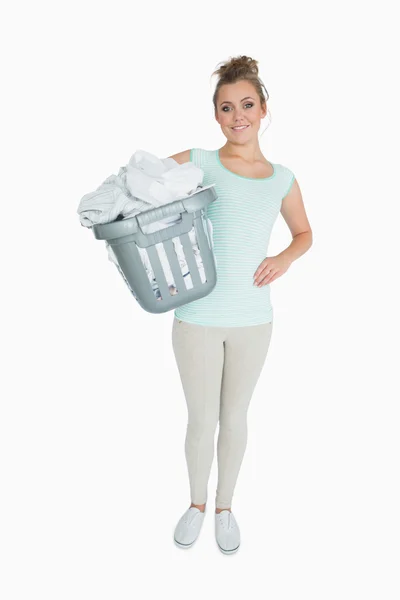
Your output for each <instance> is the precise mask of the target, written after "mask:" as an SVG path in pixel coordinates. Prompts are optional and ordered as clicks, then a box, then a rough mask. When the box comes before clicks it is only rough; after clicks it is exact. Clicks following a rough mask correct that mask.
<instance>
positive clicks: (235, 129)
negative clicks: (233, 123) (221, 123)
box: [232, 125, 250, 131]
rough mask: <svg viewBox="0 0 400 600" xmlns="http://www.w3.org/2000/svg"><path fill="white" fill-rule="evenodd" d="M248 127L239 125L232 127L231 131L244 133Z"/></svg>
mask: <svg viewBox="0 0 400 600" xmlns="http://www.w3.org/2000/svg"><path fill="white" fill-rule="evenodd" d="M248 127H250V125H241V126H240V127H232V131H244V130H245V129H247V128H248Z"/></svg>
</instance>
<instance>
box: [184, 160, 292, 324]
mask: <svg viewBox="0 0 400 600" xmlns="http://www.w3.org/2000/svg"><path fill="white" fill-rule="evenodd" d="M190 160H191V162H193V163H194V164H195V165H196V166H198V167H200V168H201V169H202V170H203V171H204V179H203V185H204V186H206V185H210V184H212V183H214V184H215V191H216V194H217V196H218V198H217V199H216V200H214V202H212V203H211V204H209V205H208V207H207V217H208V218H209V219H210V221H211V223H212V226H213V240H214V248H213V251H214V254H215V257H216V262H217V283H216V286H215V287H214V289H213V290H212V291H211V292H210V294H208V295H207V296H205V297H203V298H199V299H198V300H194V301H193V302H189V303H188V304H184V305H183V306H179V307H178V308H176V309H175V311H174V313H175V316H176V318H177V319H179V320H181V321H187V322H189V323H194V324H197V325H206V326H214V327H244V326H248V325H260V324H263V323H269V322H271V321H272V320H273V307H272V305H271V299H270V285H269V284H267V285H264V286H262V287H260V288H259V287H257V286H255V285H253V275H254V273H255V271H256V270H257V267H258V266H259V265H260V263H261V262H262V261H263V260H264V259H265V258H266V257H267V256H268V244H269V240H270V235H271V231H272V227H273V225H274V223H275V221H276V219H277V217H278V214H279V211H280V209H281V204H282V200H283V198H284V197H285V196H286V195H287V193H288V192H289V190H290V188H291V186H292V183H293V181H294V178H295V177H294V174H293V173H292V171H291V170H290V169H288V168H287V167H285V166H283V165H281V164H276V163H271V164H272V166H273V168H274V172H273V174H272V175H271V176H270V177H264V178H252V177H244V176H242V175H238V174H236V173H233V172H232V171H230V170H229V169H227V168H226V167H224V166H223V165H222V163H221V161H220V158H219V151H218V150H204V149H202V148H193V149H192V150H191V152H190Z"/></svg>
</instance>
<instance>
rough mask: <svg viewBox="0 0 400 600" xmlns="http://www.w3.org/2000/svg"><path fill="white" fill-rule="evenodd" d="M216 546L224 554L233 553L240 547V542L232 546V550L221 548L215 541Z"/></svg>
mask: <svg viewBox="0 0 400 600" xmlns="http://www.w3.org/2000/svg"><path fill="white" fill-rule="evenodd" d="M217 546H218V548H219V549H220V550H221V552H223V553H224V554H235V552H237V551H238V550H239V548H240V544H239V546H236V548H232V550H224V549H223V548H221V546H220V545H219V544H218V542H217Z"/></svg>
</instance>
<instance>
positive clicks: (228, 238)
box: [172, 56, 312, 554]
mask: <svg viewBox="0 0 400 600" xmlns="http://www.w3.org/2000/svg"><path fill="white" fill-rule="evenodd" d="M215 73H216V74H217V75H219V80H218V84H217V86H216V89H215V93H214V97H213V103H214V110H215V119H216V120H217V122H218V123H219V125H220V127H221V130H222V133H223V134H224V136H225V137H226V143H225V145H224V146H223V147H222V148H220V149H218V150H204V149H201V148H193V149H191V150H186V151H184V152H180V153H178V154H175V155H173V156H172V158H173V159H175V160H176V161H177V162H178V163H179V164H183V163H185V162H188V161H192V162H193V163H194V164H195V165H196V166H198V167H200V168H201V169H202V170H203V171H204V180H203V185H210V184H211V183H214V184H215V191H216V193H217V196H218V198H217V200H216V201H215V202H213V203H211V204H210V205H209V207H208V208H207V216H208V218H209V219H210V220H211V222H212V225H213V239H214V253H215V257H216V260H217V284H216V286H215V288H214V289H213V290H212V292H211V293H210V294H209V295H208V296H205V297H204V298H200V299H199V300H196V301H194V302H190V303H189V304H185V305H183V306H180V307H178V308H177V309H176V310H175V314H174V321H173V328H172V344H173V350H174V354H175V358H176V361H177V365H178V370H179V373H180V377H181V380H182V385H183V389H184V393H185V397H186V402H187V407H188V424H187V432H186V440H185V455H186V461H187V466H188V472H189V481H190V492H191V505H190V507H189V508H188V509H187V510H186V511H185V513H184V514H183V515H182V517H181V518H180V519H179V521H178V524H177V526H176V528H175V532H174V540H175V542H176V544H177V545H179V546H180V547H182V548H188V547H190V546H192V544H193V543H194V541H195V540H196V539H197V537H198V534H199V532H200V529H201V526H202V523H203V519H204V515H205V509H206V502H207V484H208V479H209V475H210V470H211V466H212V462H213V458H214V436H215V431H216V426H217V424H218V422H219V434H218V444H217V455H218V485H217V490H216V498H215V507H216V508H215V535H216V541H217V543H218V547H219V548H220V550H221V551H222V552H224V553H226V554H232V553H234V552H235V551H237V550H238V548H239V545H240V532H239V527H238V524H237V521H236V519H235V517H234V515H233V513H232V509H231V505H232V497H233V492H234V488H235V485H236V481H237V478H238V474H239V470H240V466H241V463H242V459H243V456H244V452H245V448H246V441H247V409H248V406H249V402H250V399H251V397H252V394H253V391H254V389H255V386H256V383H257V381H258V379H259V376H260V373H261V370H262V367H263V365H264V361H265V358H266V355H267V351H268V347H269V344H270V340H271V334H272V324H273V309H272V306H271V302H270V284H271V283H272V282H273V281H275V280H276V279H277V278H278V277H281V275H283V274H284V273H286V271H287V270H288V268H289V266H290V265H291V263H292V262H293V261H294V260H295V259H297V258H298V257H299V256H301V255H302V254H304V253H305V252H306V251H307V250H308V249H309V248H310V246H311V245H312V231H311V228H310V224H309V222H308V219H307V216H306V212H305V208H304V204H303V200H302V195H301V192H300V188H299V185H298V183H297V181H296V179H295V177H294V175H293V173H292V171H290V169H288V168H287V167H285V166H283V165H281V164H276V163H271V162H269V161H267V160H266V158H264V156H263V154H262V152H261V150H260V145H259V140H258V131H259V129H260V123H261V119H263V118H264V117H265V116H266V114H267V105H266V100H267V99H268V97H269V96H268V93H267V94H266V96H264V93H263V84H262V82H261V80H260V79H259V77H258V67H257V61H255V60H253V59H252V58H249V57H247V56H240V57H237V58H232V59H231V60H230V61H228V62H227V63H225V64H223V65H222V66H221V67H220V68H219V69H218V70H217V71H216V72H215ZM264 89H265V88H264ZM265 91H266V90H265ZM279 211H280V212H281V214H282V216H283V218H284V219H285V221H286V223H287V225H288V227H289V229H290V232H291V234H292V237H293V240H292V242H291V244H290V245H289V247H288V248H286V249H285V250H283V251H282V252H280V253H279V254H278V255H276V256H270V257H267V256H266V254H267V247H268V243H269V238H270V235H271V230H272V227H273V225H274V222H275V220H276V218H277V216H278V214H279Z"/></svg>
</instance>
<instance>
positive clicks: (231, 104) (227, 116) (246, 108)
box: [215, 81, 267, 143]
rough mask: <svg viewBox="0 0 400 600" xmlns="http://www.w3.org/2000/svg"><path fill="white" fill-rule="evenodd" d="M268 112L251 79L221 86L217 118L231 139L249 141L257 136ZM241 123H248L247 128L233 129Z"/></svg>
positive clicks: (223, 130) (225, 133)
mask: <svg viewBox="0 0 400 600" xmlns="http://www.w3.org/2000/svg"><path fill="white" fill-rule="evenodd" d="M266 114H267V107H266V106H265V108H264V109H262V108H261V103H260V98H259V95H258V94H257V92H256V89H255V87H254V85H253V84H252V83H250V82H249V81H237V82H236V83H226V84H224V85H222V86H221V87H220V89H219V92H218V97H217V112H216V115H215V118H216V120H217V122H218V123H219V124H220V126H221V129H222V132H223V133H224V135H225V136H226V138H227V139H228V140H229V141H232V142H233V141H234V142H239V143H240V142H247V141H248V140H250V139H252V138H254V137H256V136H257V133H258V130H259V129H260V124H261V119H263V118H264V117H265V115H266ZM240 125H246V128H245V129H237V130H235V129H233V128H234V127H235V126H240Z"/></svg>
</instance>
